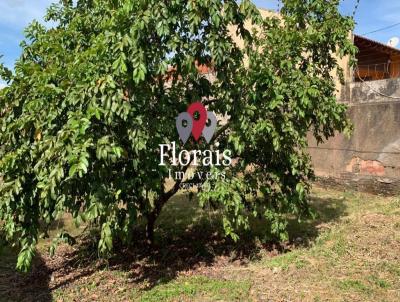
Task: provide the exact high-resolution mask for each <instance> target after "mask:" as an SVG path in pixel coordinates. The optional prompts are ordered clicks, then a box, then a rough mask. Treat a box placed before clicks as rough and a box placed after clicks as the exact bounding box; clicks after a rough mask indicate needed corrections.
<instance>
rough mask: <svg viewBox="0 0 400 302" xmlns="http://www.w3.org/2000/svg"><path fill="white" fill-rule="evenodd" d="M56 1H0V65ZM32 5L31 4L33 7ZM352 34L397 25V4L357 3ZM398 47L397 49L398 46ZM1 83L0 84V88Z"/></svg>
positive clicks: (348, 7)
mask: <svg viewBox="0 0 400 302" xmlns="http://www.w3.org/2000/svg"><path fill="white" fill-rule="evenodd" d="M55 1H56V0H0V55H3V57H2V58H0V62H2V63H4V64H5V65H6V66H7V67H9V68H12V67H13V66H14V61H15V60H16V59H17V58H18V56H19V55H20V48H19V43H20V42H21V40H22V39H23V29H24V28H25V27H26V26H27V25H28V24H29V23H30V22H31V21H32V20H33V19H36V20H38V21H40V20H42V19H43V16H44V14H45V12H46V8H47V7H48V6H49V5H50V4H51V3H53V2H55ZM356 2H357V0H341V5H340V9H341V11H342V13H343V14H352V12H353V10H354V7H355V4H356ZM33 3H34V4H33ZM254 3H255V4H256V5H257V6H259V7H262V8H268V9H277V5H278V1H277V0H254ZM355 19H356V22H357V25H356V29H355V33H357V34H361V35H363V34H365V33H368V32H371V31H374V30H376V29H380V28H383V27H386V26H391V25H393V24H395V23H400V1H399V0H384V1H383V0H382V1H377V0H360V5H359V7H358V10H357V13H356V16H355ZM394 36H398V37H400V25H399V26H395V27H393V28H390V29H387V30H384V31H379V32H377V33H373V34H369V35H367V37H368V38H370V39H373V40H377V41H380V42H382V43H385V44H386V43H387V42H388V41H389V39H390V38H391V37H394ZM399 47H400V46H399ZM3 85H4V83H1V82H0V88H1V87H2V86H3Z"/></svg>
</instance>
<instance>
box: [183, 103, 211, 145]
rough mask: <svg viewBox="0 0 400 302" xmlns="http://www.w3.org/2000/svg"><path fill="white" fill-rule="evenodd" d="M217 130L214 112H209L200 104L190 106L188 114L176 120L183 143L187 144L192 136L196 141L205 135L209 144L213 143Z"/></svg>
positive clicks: (184, 113)
mask: <svg viewBox="0 0 400 302" xmlns="http://www.w3.org/2000/svg"><path fill="white" fill-rule="evenodd" d="M216 128H217V117H216V116H215V114H214V112H212V111H207V110H206V108H205V107H204V105H203V104H202V103H200V102H196V103H193V104H191V105H189V107H188V109H187V111H186V112H182V113H180V114H179V115H178V117H177V118H176V129H177V130H178V134H179V137H180V139H181V140H182V142H183V143H184V144H185V143H186V142H187V140H188V139H189V137H190V134H192V136H193V138H194V140H195V141H198V140H199V138H200V136H201V135H203V137H204V139H205V140H206V142H207V143H210V142H211V139H212V137H213V136H214V133H215V129H216Z"/></svg>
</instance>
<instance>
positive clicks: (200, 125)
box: [187, 102, 207, 141]
mask: <svg viewBox="0 0 400 302" xmlns="http://www.w3.org/2000/svg"><path fill="white" fill-rule="evenodd" d="M187 112H188V113H189V114H190V115H191V116H192V118H193V128H192V134H193V138H194V139H195V140H196V141H198V140H199V138H200V136H201V133H202V132H203V129H204V126H205V125H206V122H207V110H206V108H205V107H204V106H203V104H202V103H200V102H196V103H193V104H191V105H190V106H189V107H188V109H187ZM195 112H198V114H199V116H198V119H197V120H196V119H195V118H194V116H195V115H194V114H195Z"/></svg>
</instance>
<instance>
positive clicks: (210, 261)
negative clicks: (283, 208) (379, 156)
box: [0, 188, 400, 302]
mask: <svg viewBox="0 0 400 302" xmlns="http://www.w3.org/2000/svg"><path fill="white" fill-rule="evenodd" d="M312 206H313V208H314V209H315V211H316V213H317V215H318V217H317V218H316V220H313V221H311V220H310V221H303V222H301V223H299V222H297V221H293V222H292V223H291V225H290V235H291V241H290V242H287V243H283V244H279V245H278V244H273V243H268V242H262V241H260V240H259V239H257V235H259V234H257V231H256V232H255V233H253V234H249V233H245V234H243V236H242V240H241V241H240V242H239V243H237V244H235V243H233V242H231V241H229V240H225V239H224V238H223V237H222V236H221V235H220V230H221V228H220V223H219V219H218V218H219V215H218V212H215V211H203V210H201V209H199V208H198V207H197V205H196V202H195V201H193V200H192V201H189V199H188V198H187V196H186V195H184V194H182V195H180V196H178V197H177V198H176V199H175V200H174V201H173V202H172V203H171V204H170V205H169V206H168V209H166V211H165V212H164V214H163V216H162V217H161V219H160V221H159V225H161V226H162V228H161V227H159V228H158V229H157V236H158V238H157V242H158V246H157V247H156V248H155V249H154V250H152V251H147V250H145V249H143V248H142V245H141V244H138V243H136V244H135V243H133V244H132V247H130V248H129V249H126V250H122V251H121V252H120V253H118V254H116V255H114V256H113V257H111V258H110V259H109V260H107V261H106V260H99V259H98V258H97V254H96V252H95V249H94V248H93V246H94V245H95V244H94V240H93V239H92V238H93V236H90V234H89V236H86V237H85V238H84V239H82V243H81V244H80V245H77V246H74V247H73V248H71V247H68V246H61V247H60V248H59V249H58V250H57V253H56V255H55V257H53V258H50V257H49V256H48V253H47V251H46V250H47V246H48V244H49V241H43V242H42V243H41V245H40V248H39V249H40V253H39V255H38V257H37V259H36V261H35V265H34V268H33V271H32V272H31V273H29V274H28V275H21V274H17V273H15V272H14V269H13V268H14V266H15V255H14V253H13V251H11V250H6V251H3V252H2V254H1V258H0V300H1V301H80V302H83V301H157V302H161V301H400V199H399V198H395V197H379V196H373V195H368V194H360V193H353V192H339V191H333V190H325V189H322V188H315V189H314V190H313V194H312ZM255 223H257V222H255ZM60 227H64V228H70V229H71V228H72V226H71V225H70V222H69V221H68V219H66V220H65V221H61V222H60V223H59V224H58V225H56V226H55V228H60ZM73 231H74V232H75V233H79V232H80V230H76V229H75V230H73ZM55 232H56V230H54V233H55ZM140 238H141V233H140V230H138V241H139V242H140V240H141V239H140Z"/></svg>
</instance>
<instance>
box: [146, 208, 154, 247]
mask: <svg viewBox="0 0 400 302" xmlns="http://www.w3.org/2000/svg"><path fill="white" fill-rule="evenodd" d="M156 218H157V217H156V215H155V212H154V211H153V212H151V213H150V214H149V215H147V225H146V242H147V244H148V245H149V246H153V245H154V225H155V222H156Z"/></svg>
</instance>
